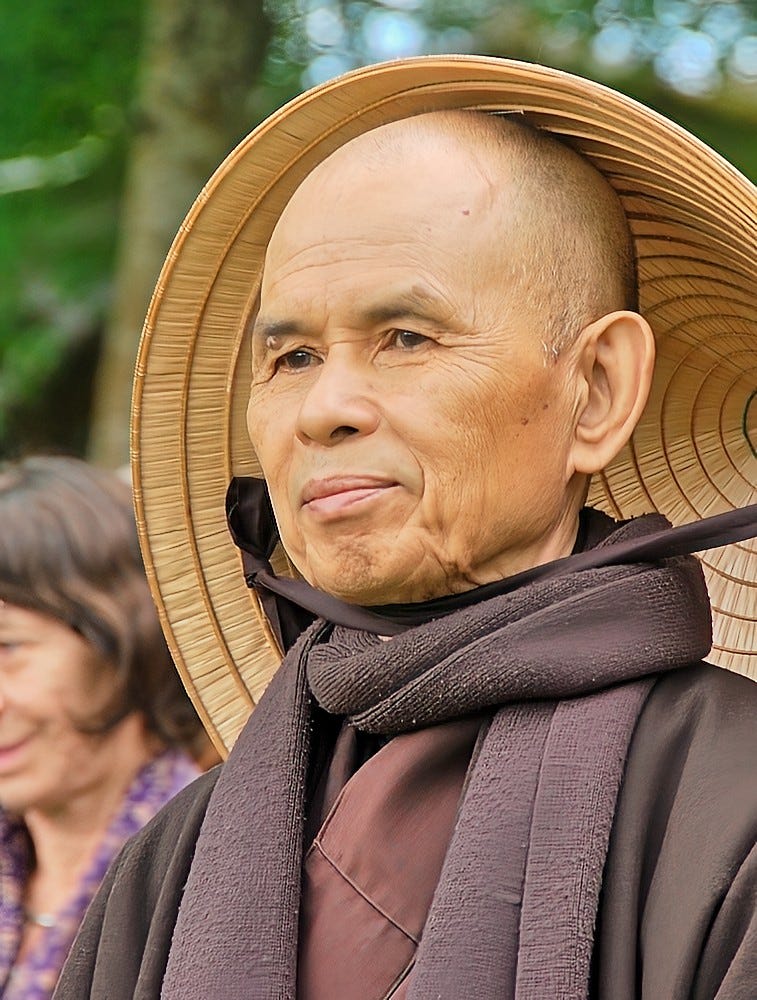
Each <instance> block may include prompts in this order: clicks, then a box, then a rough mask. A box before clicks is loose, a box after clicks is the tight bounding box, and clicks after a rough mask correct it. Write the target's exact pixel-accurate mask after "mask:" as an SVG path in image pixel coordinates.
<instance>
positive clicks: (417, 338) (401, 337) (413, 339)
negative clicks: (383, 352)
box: [390, 330, 428, 351]
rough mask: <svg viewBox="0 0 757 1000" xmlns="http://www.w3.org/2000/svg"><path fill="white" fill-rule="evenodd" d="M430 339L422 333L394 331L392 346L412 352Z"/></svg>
mask: <svg viewBox="0 0 757 1000" xmlns="http://www.w3.org/2000/svg"><path fill="white" fill-rule="evenodd" d="M427 340H428V337H424V336H423V334H421V333H413V332H412V330H394V331H393V332H392V337H391V341H390V343H391V346H392V347H398V348H400V350H403V351H412V350H413V349H414V348H415V347H420V346H421V344H425V343H426V341H427Z"/></svg>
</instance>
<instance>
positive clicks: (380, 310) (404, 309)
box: [361, 287, 447, 325]
mask: <svg viewBox="0 0 757 1000" xmlns="http://www.w3.org/2000/svg"><path fill="white" fill-rule="evenodd" d="M446 311H447V310H445V309H444V307H443V305H442V303H440V302H439V300H438V299H437V298H436V296H434V295H432V294H430V293H428V292H426V291H425V290H424V289H423V288H421V287H416V288H413V290H412V291H410V292H408V293H406V294H404V295H398V296H393V297H392V298H391V299H390V300H389V301H387V302H377V303H376V304H375V305H372V306H368V307H367V308H366V309H365V310H362V311H361V319H362V320H363V321H364V322H365V323H366V324H369V325H374V324H375V325H377V324H380V323H391V322H393V321H394V320H398V319H410V320H418V321H423V320H425V321H428V320H440V319H443V318H444V314H445V313H446Z"/></svg>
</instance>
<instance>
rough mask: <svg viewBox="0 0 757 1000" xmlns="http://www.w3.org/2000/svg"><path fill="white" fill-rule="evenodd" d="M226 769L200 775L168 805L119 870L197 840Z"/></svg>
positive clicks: (136, 839) (125, 853) (132, 843)
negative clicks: (211, 798) (218, 781)
mask: <svg viewBox="0 0 757 1000" xmlns="http://www.w3.org/2000/svg"><path fill="white" fill-rule="evenodd" d="M222 766H223V765H221V764H219V765H217V766H216V767H214V768H211V770H209V771H206V772H205V773H204V774H201V775H199V776H198V777H197V778H195V779H194V780H193V781H191V782H190V783H189V784H188V785H186V786H185V787H184V788H182V789H181V791H180V792H178V793H177V794H176V795H175V796H174V797H173V798H172V799H171V800H170V801H169V802H167V803H166V805H164V806H163V808H162V809H160V810H159V812H158V813H156V815H155V816H153V818H152V819H151V820H150V822H149V823H147V824H146V825H145V826H144V827H143V828H142V829H141V830H140V831H139V833H137V834H135V836H133V837H132V838H131V840H129V841H128V842H127V843H126V845H125V846H124V848H123V850H122V851H121V854H120V855H119V857H118V859H117V860H116V862H115V867H116V868H117V869H118V868H123V867H124V865H125V864H128V863H129V862H132V861H134V860H135V859H138V858H142V857H143V856H144V857H151V858H152V859H153V860H157V859H159V858H161V857H164V856H165V855H166V854H174V853H175V852H176V850H177V849H178V848H179V847H180V846H181V845H186V844H188V843H190V842H192V841H193V839H196V838H197V834H198V833H199V831H200V827H201V825H202V822H203V819H204V818H205V813H206V811H207V808H208V802H209V800H210V796H211V795H212V793H213V789H214V788H215V784H216V781H217V780H218V776H219V774H220V772H221V768H222Z"/></svg>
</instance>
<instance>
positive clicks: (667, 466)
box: [132, 56, 757, 752]
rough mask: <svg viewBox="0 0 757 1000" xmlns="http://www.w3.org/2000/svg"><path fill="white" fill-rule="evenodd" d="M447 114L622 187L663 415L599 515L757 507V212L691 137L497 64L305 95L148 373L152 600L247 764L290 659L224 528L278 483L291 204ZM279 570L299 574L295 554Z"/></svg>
mask: <svg viewBox="0 0 757 1000" xmlns="http://www.w3.org/2000/svg"><path fill="white" fill-rule="evenodd" d="M442 108H480V109H489V110H495V109H496V110H502V111H520V112H523V113H524V114H525V115H526V116H527V118H528V119H529V120H530V121H531V122H533V123H535V124H536V125H538V126H540V127H543V128H547V129H550V130H551V131H553V132H555V133H558V134H559V135H561V136H563V137H565V138H566V139H567V140H568V141H569V142H571V143H572V144H573V145H574V146H576V147H577V148H578V149H580V150H581V151H582V152H583V153H584V154H585V155H586V156H587V157H588V158H589V159H590V160H591V161H592V162H593V163H594V164H595V165H596V166H597V167H598V168H599V170H601V171H602V173H603V174H604V175H605V176H606V177H607V179H608V180H609V181H610V183H611V184H612V185H613V187H614V188H615V190H616V191H617V192H618V195H619V196H620V198H621V201H622V203H623V205H624V208H625V210H626V213H627V215H628V219H629V222H630V225H631V229H632V231H633V234H634V238H635V241H636V247H637V252H638V258H639V270H640V282H641V288H640V291H641V301H642V311H643V312H644V314H645V315H646V316H647V317H648V319H649V321H650V323H651V324H652V326H653V328H654V330H655V335H656V339H657V344H658V360H657V365H656V374H655V380H654V387H653V391H652V396H651V399H650V401H649V405H648V406H647V408H646V412H645V415H644V417H643V419H642V421H641V423H640V424H639V427H638V429H637V430H636V432H635V433H634V435H633V438H632V440H631V442H630V444H629V445H628V447H627V448H625V449H624V451H623V453H622V454H621V455H620V456H618V458H617V460H616V461H614V462H613V463H612V465H611V467H609V468H608V469H606V470H605V471H604V473H603V474H602V475H601V476H599V477H597V478H596V481H595V483H594V484H593V487H592V494H591V497H590V502H591V503H593V504H595V505H597V506H600V507H602V508H604V509H605V510H607V511H608V512H609V513H611V514H612V515H613V516H615V517H628V516H631V515H635V514H639V513H643V512H646V511H650V510H658V511H661V512H662V513H664V514H666V515H667V516H668V517H669V518H670V520H671V521H672V522H673V523H676V524H678V523H684V522H688V521H691V520H695V519H697V518H699V517H703V516H705V515H709V514H715V513H718V512H722V511H726V510H730V509H732V508H734V507H741V506H744V505H746V504H749V503H753V502H755V498H756V495H757V455H756V453H755V448H756V447H757V400H756V399H755V387H756V386H757V332H756V326H755V320H756V319H757V303H756V302H755V277H756V275H755V261H756V260H757V221H756V220H757V213H756V212H755V209H756V208H757V198H756V195H755V188H754V186H753V185H752V184H750V182H749V181H748V180H747V179H746V178H744V177H743V176H742V175H741V174H739V172H738V171H737V170H735V169H734V168H733V167H732V166H731V165H730V164H728V163H727V162H726V161H725V160H723V159H722V158H721V157H720V156H718V155H717V154H716V153H714V152H713V151H712V150H711V149H709V148H708V147H707V146H705V145H704V144H703V143H701V142H700V141H698V140H697V139H696V138H694V137H693V136H691V135H690V134H689V133H687V132H686V131H685V130H683V129H682V128H680V127H678V126H677V125H675V124H673V123H671V122H669V121H667V120H666V119H664V118H663V117H661V116H660V115H658V114H656V113H655V112H653V111H650V110H649V109H647V108H645V107H643V106H641V105H639V104H637V103H636V102H634V101H632V100H630V99H629V98H627V97H625V96H623V95H621V94H618V93H615V92H614V91H612V90H609V89H607V88H605V87H603V86H600V85H599V84H596V83H593V82H590V81H587V80H584V79H581V78H578V77H575V76H571V75H569V74H566V73H562V72H559V71H556V70H552V69H547V68H543V67H540V66H535V65H530V64H526V63H519V62H513V61H508V60H500V59H493V58H484V57H476V56H470V57H464V56H455V57H441V56H440V57H421V58H414V59H408V60H401V61H398V62H394V63H385V64H381V65H378V66H371V67H368V68H365V69H361V70H358V71H355V72H353V73H350V74H347V75H346V76H343V77H340V78H338V79H336V80H333V81H331V82H329V83H326V84H324V85H322V86H320V87H317V88H315V89H313V90H311V91H309V92H307V93H305V94H303V95H302V96H300V97H298V98H297V99H295V100H294V101H292V102H291V103H290V104H288V105H286V106H285V107H284V108H282V109H281V110H280V111H278V112H277V113H275V114H274V115H272V116H271V117H270V118H269V119H268V120H267V121H265V122H263V124H261V125H260V126H259V127H258V128H257V129H256V130H255V131H254V132H252V133H251V134H250V135H249V136H248V137H247V138H246V139H245V140H244V141H243V142H241V143H240V145H239V146H238V147H237V148H236V149H235V150H234V151H233V152H232V153H231V154H230V156H229V157H228V158H227V159H226V160H225V162H224V163H223V164H222V165H221V167H220V168H219V169H218V171H217V172H216V173H215V174H214V176H213V177H212V178H211V180H210V181H209V183H208V184H207V186H206V187H205V188H204V190H203V191H202V193H201V194H200V196H199V197H198V199H197V201H196V202H195V204H194V206H193V207H192V209H191V211H190V212H189V214H188V216H187V218H186V220H185V221H184V223H183V225H182V227H181V229H180V231H179V233H178V235H177V237H176V240H175V242H174V244H173V246H172V248H171V251H170V253H169V255H168V258H167V260H166V263H165V266H164V268H163V271H162V273H161V275H160V280H159V282H158V285H157V288H156V290H155V294H154V297H153V300H152V304H151V306H150V310H149V314H148V316H147V321H146V325H145V330H144V334H143V339H142V343H141V347H140V351H139V358H138V362H137V371H136V381H135V391H134V410H133V427H132V445H133V466H134V468H133V472H134V483H135V497H136V506H137V517H138V523H139V529H140V535H141V540H142V544H143V550H144V555H145V559H146V563H147V569H148V575H149V577H150V581H151V585H152V587H153V593H154V595H155V598H156V600H157V602H158V606H159V609H160V613H161V617H162V621H163V625H164V628H165V631H166V634H167V637H168V640H169V644H170V646H171V649H172V652H173V655H174V657H175V659H176V662H177V665H178V669H179V670H180V672H181V674H182V677H183V679H184V682H185V684H186V686H187V688H188V690H189V692H190V694H191V696H192V698H193V700H194V701H195V704H196V706H197V708H198V711H199V712H200V714H201V716H202V718H203V720H204V722H205V724H206V726H207V728H208V731H209V733H210V735H211V737H212V738H213V740H214V742H215V743H216V745H217V746H218V747H219V749H220V750H221V751H222V752H225V751H226V750H228V749H229V748H230V747H231V746H232V744H233V742H234V740H235V739H236V736H237V734H238V732H239V730H240V729H241V727H242V726H243V725H244V722H245V721H246V719H247V717H248V715H249V713H250V711H251V710H252V709H253V708H254V706H255V704H256V703H257V701H258V699H259V698H260V696H261V694H262V692H263V690H264V689H265V687H266V684H267V683H268V681H269V679H270V677H271V675H272V673H273V671H274V670H275V669H276V667H277V666H278V663H279V662H280V651H279V650H278V648H277V647H276V644H275V641H274V640H273V638H272V636H271V633H270V630H269V628H268V625H267V622H266V620H265V618H264V616H263V615H262V613H261V609H260V606H259V604H258V602H257V601H256V598H255V596H254V594H252V593H251V592H250V591H249V590H248V589H247V587H246V586H245V583H244V581H243V579H242V573H241V564H240V560H239V556H238V553H237V551H236V549H235V548H234V546H233V544H232V542H231V540H230V538H229V535H228V532H227V528H226V523H225V519H224V504H223V500H224V494H225V491H226V487H227V485H228V482H229V480H230V478H231V477H232V476H233V475H250V474H260V470H259V467H258V465H257V461H256V458H255V456H254V454H253V453H252V450H251V447H250V444H249V441H248V438H247V432H246V428H245V408H246V404H247V395H248V390H249V382H250V377H249V368H250V358H249V344H248V339H247V333H246V331H247V330H248V328H249V325H250V319H251V317H253V316H254V312H255V305H256V297H257V294H258V287H259V282H260V276H261V269H262V264H263V258H264V253H265V248H266V245H267V243H268V240H269V238H270V235H271V232H272V230H273V227H274V225H275V223H276V221H277V219H278V217H279V215H280V213H281V211H282V209H283V207H284V206H285V204H286V202H287V201H288V199H289V197H290V195H291V194H292V192H293V191H294V190H295V188H296V187H297V186H298V184H299V183H300V182H301V181H302V179H303V178H304V177H305V176H306V175H307V174H308V173H309V172H310V170H312V169H313V167H314V166H315V165H316V164H318V163H319V162H320V161H321V160H323V159H324V158H325V157H327V156H328V155H329V154H330V153H331V152H333V151H334V150H335V149H336V148H337V147H339V146H340V145H342V144H343V143H345V142H347V141H348V140H349V139H352V138H353V137H355V136H357V135H359V134H361V133H363V132H365V131H367V130H369V129H372V128H375V127H377V126H379V125H382V124H385V123H387V122H390V121H394V120H396V119H399V118H405V117H408V116H411V115H414V114H418V113H422V112H425V111H430V110H434V109H442ZM275 565H276V567H277V571H279V572H288V567H287V564H286V559H285V557H284V555H283V553H281V552H279V553H277V555H276V557H275ZM704 565H705V570H706V573H707V579H708V586H709V589H710V595H711V598H712V602H713V606H714V618H715V647H714V650H713V653H712V656H711V659H713V660H714V661H715V662H718V663H720V664H722V665H724V666H727V667H730V668H732V669H735V670H740V671H742V672H744V673H748V674H752V675H753V676H754V675H756V674H757V652H756V650H757V641H756V639H757V635H756V634H755V633H756V631H757V622H756V619H757V549H756V547H755V543H754V542H746V543H742V544H739V545H734V546H730V547H729V548H726V549H720V550H717V551H714V552H710V553H706V554H704Z"/></svg>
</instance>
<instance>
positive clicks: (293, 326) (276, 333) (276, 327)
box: [252, 316, 304, 347]
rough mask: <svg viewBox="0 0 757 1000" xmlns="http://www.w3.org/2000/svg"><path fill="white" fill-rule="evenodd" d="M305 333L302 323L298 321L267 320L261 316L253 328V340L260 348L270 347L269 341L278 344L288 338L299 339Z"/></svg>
mask: <svg viewBox="0 0 757 1000" xmlns="http://www.w3.org/2000/svg"><path fill="white" fill-rule="evenodd" d="M303 331H304V327H303V325H302V323H298V322H297V320H294V319H281V320H267V319H266V318H265V317H264V316H259V317H258V318H257V319H256V320H255V323H254V324H253V327H252V340H253V343H254V344H256V345H257V346H258V347H268V346H270V344H269V340H274V341H276V342H278V341H281V340H286V339H287V338H288V337H299V336H302V333H303Z"/></svg>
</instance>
